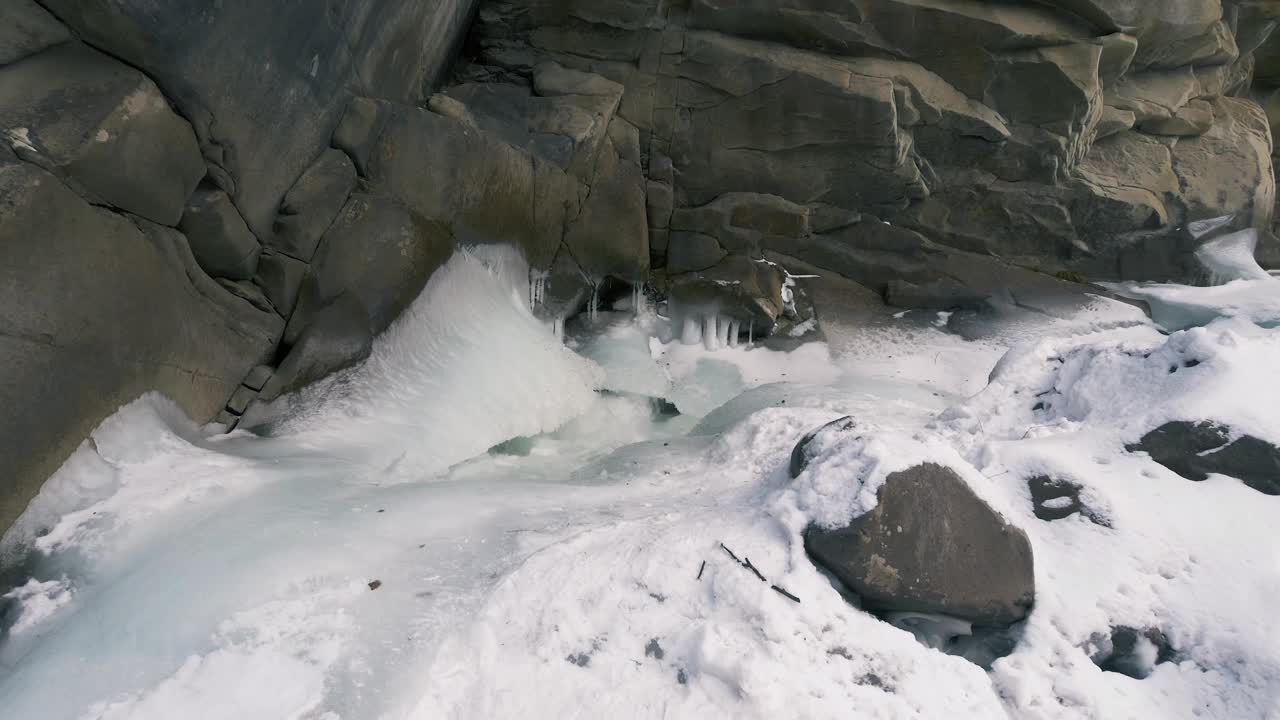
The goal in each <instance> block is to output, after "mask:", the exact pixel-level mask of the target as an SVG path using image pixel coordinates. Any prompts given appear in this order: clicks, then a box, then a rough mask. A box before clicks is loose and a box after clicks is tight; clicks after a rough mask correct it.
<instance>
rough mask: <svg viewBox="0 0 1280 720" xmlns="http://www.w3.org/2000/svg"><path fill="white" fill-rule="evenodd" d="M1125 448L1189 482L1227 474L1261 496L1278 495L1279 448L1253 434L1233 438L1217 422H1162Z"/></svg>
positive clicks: (1279, 485)
mask: <svg viewBox="0 0 1280 720" xmlns="http://www.w3.org/2000/svg"><path fill="white" fill-rule="evenodd" d="M1125 449H1126V450H1128V451H1129V452H1145V453H1147V454H1148V455H1150V456H1151V459H1152V460H1154V461H1156V462H1157V463H1159V464H1161V465H1163V466H1164V467H1166V468H1168V469H1170V470H1172V471H1173V472H1175V473H1177V474H1179V475H1181V476H1182V477H1184V478H1186V479H1188V480H1194V481H1197V482H1199V481H1202V480H1206V479H1208V477H1209V475H1210V474H1219V475H1227V476H1229V477H1233V478H1236V479H1238V480H1240V481H1241V482H1243V483H1244V484H1245V485H1248V486H1249V487H1251V488H1253V489H1254V490H1257V491H1258V492H1260V493H1263V494H1266V495H1280V447H1276V446H1275V445H1272V444H1271V443H1269V442H1267V441H1265V440H1261V439H1259V438H1256V437H1253V436H1252V435H1241V436H1239V437H1237V438H1235V439H1232V432H1231V429H1230V428H1228V427H1226V426H1223V425H1219V424H1218V423H1214V422H1207V421H1201V422H1191V421H1185V420H1178V421H1174V422H1169V423H1165V424H1164V425H1161V426H1160V427H1158V428H1156V429H1155V430H1152V431H1151V432H1149V433H1147V434H1146V435H1144V436H1143V437H1142V439H1141V440H1140V441H1138V442H1137V443H1133V444H1131V445H1126V446H1125Z"/></svg>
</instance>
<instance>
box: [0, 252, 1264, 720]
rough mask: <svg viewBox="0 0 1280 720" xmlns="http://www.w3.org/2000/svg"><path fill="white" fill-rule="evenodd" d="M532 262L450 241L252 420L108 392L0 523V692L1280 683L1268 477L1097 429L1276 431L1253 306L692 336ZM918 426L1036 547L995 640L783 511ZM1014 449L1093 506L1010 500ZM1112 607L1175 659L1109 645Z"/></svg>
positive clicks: (1067, 701)
mask: <svg viewBox="0 0 1280 720" xmlns="http://www.w3.org/2000/svg"><path fill="white" fill-rule="evenodd" d="M1268 281H1270V282H1280V280H1276V279H1274V278H1270V279H1261V278H1255V279H1252V280H1247V281H1245V282H1253V283H1259V284H1260V283H1265V282H1268ZM521 282H522V280H521V276H520V273H519V272H517V271H514V270H512V268H511V266H510V264H509V263H508V262H507V261H506V260H502V259H497V260H495V259H494V258H487V259H485V261H484V262H482V261H481V260H480V259H476V258H472V257H469V256H459V257H457V258H455V259H454V260H453V261H451V263H450V265H449V266H448V267H447V268H446V270H445V271H443V272H441V273H437V275H436V276H435V277H434V278H433V279H432V282H431V284H430V286H429V287H428V288H427V290H426V291H425V292H424V294H423V297H422V298H421V299H420V301H419V302H418V303H417V304H415V307H414V308H413V309H412V310H411V311H410V312H409V313H407V314H406V316H405V317H404V318H403V319H402V320H401V321H400V322H398V323H397V324H396V325H395V326H394V327H393V328H392V329H391V330H390V331H389V332H388V333H387V334H386V335H385V336H384V337H382V338H380V339H379V341H378V342H377V346H376V348H375V352H374V355H373V357H372V358H371V360H370V361H369V362H368V363H366V364H365V365H364V366H362V367H361V368H359V369H356V370H354V371H352V372H350V373H347V374H345V375H343V376H342V377H339V378H335V379H332V380H330V381H327V382H326V383H323V384H321V385H320V386H317V387H315V388H313V389H311V390H309V391H307V392H305V393H303V394H302V395H301V396H300V397H299V398H298V399H297V402H296V403H295V404H294V410H293V413H292V414H291V415H290V417H289V418H288V419H286V420H285V421H283V422H281V423H278V424H277V425H276V426H275V431H274V435H273V436H272V437H269V438H259V437H255V436H252V435H249V434H248V433H245V432H237V433H233V434H232V435H229V436H212V435H206V434H205V433H204V432H203V431H202V430H201V429H200V428H197V427H195V426H194V425H192V424H191V423H190V422H189V421H188V420H187V419H186V418H184V417H182V415H181V413H180V412H178V411H177V410H176V409H175V408H174V407H172V406H171V405H170V404H169V403H168V402H166V401H165V400H163V399H162V398H156V397H146V398H143V399H141V400H139V401H137V402H135V403H133V404H131V405H130V406H127V407H126V408H123V409H122V410H121V411H120V412H119V413H118V414H117V415H115V416H114V417H112V418H111V419H109V420H108V421H106V422H105V423H103V425H102V426H101V427H100V428H99V429H98V430H97V431H96V432H95V433H94V436H93V440H92V442H90V443H86V445H85V446H84V447H83V448H82V449H81V450H80V451H79V452H78V453H77V454H76V455H75V456H74V457H73V458H72V459H71V460H70V461H68V463H67V464H66V465H65V466H64V467H63V468H62V470H61V471H59V473H58V474H57V475H56V476H55V478H54V479H53V480H52V481H51V482H50V483H49V484H48V486H47V487H46V489H45V491H44V492H43V493H42V495H41V496H40V497H39V498H38V499H37V501H36V502H35V503H34V504H33V505H32V507H31V509H30V510H29V511H28V513H27V515H25V516H24V518H23V519H22V521H21V522H20V523H19V524H18V525H17V526H16V527H15V528H14V530H12V531H11V532H10V533H9V534H8V535H7V536H6V538H5V540H4V543H3V546H0V552H3V551H6V550H7V551H12V550H13V549H14V548H16V547H17V546H19V545H21V544H23V543H28V542H33V543H34V544H35V545H36V547H37V548H38V549H39V551H40V553H39V555H38V558H37V560H36V561H35V562H34V563H33V564H32V565H30V570H31V572H30V575H31V577H30V578H27V577H24V578H23V579H22V584H20V585H19V586H18V587H16V588H15V589H13V590H12V591H10V592H8V594H7V595H6V598H7V599H8V602H9V603H10V606H11V610H10V620H11V622H12V624H11V625H10V626H9V627H8V629H7V631H6V632H7V637H5V638H4V639H2V640H0V716H2V717H4V718H21V719H22V720H27V719H41V720H43V719H45V718H49V719H51V720H52V719H61V718H67V719H73V718H90V719H98V718H112V719H115V718H140V719H146V718H164V719H165V720H173V719H177V718H182V719H183V720H188V719H189V720H197V719H202V718H226V719H228V720H233V719H234V720H253V719H257V718H262V719H264V720H268V719H269V720H280V719H283V718H299V719H300V720H340V719H341V720H361V719H366V718H368V719H380V718H386V719H388V720H390V719H396V720H398V719H400V718H407V719H413V720H436V719H440V718H485V719H488V718H599V717H610V718H633V717H634V718H659V717H670V718H719V717H733V718H769V719H770V720H775V719H777V718H837V717H839V718H849V717H856V718H895V719H896V718H948V719H950V718H994V717H1006V716H1007V717H1013V718H1106V719H1108V720H1110V719H1112V718H1142V719H1144V720H1146V719H1149V718H1193V717H1195V718H1229V719H1232V720H1237V719H1240V720H1243V719H1249V718H1268V719H1274V718H1280V627H1278V626H1277V625H1276V624H1275V623H1274V622H1273V617H1274V609H1273V605H1274V598H1275V597H1277V596H1280V543H1277V542H1276V540H1275V533H1276V527H1280V498H1276V497H1268V496H1264V495H1261V494H1260V493H1258V492H1255V491H1254V490H1252V489H1250V488H1248V487H1245V486H1244V485H1243V484H1242V483H1240V482H1238V481H1235V480H1232V479H1229V478H1225V477H1220V476H1219V477H1212V478H1210V480H1208V481H1206V482H1202V483H1192V482H1189V481H1187V480H1184V479H1182V478H1180V477H1178V476H1176V475H1174V474H1173V473H1171V472H1170V471H1168V470H1166V469H1164V468H1163V467H1161V466H1159V465H1156V464H1155V463H1153V462H1151V461H1150V460H1149V459H1148V458H1146V457H1145V456H1144V455H1138V454H1131V453H1126V452H1125V451H1124V444H1125V443H1126V442H1133V441H1135V440H1136V439H1137V438H1138V437H1140V436H1141V435H1142V434H1143V433H1144V432H1146V431H1148V430H1151V429H1153V428H1154V427H1156V426H1157V425H1159V424H1160V423H1162V422H1164V421H1166V420H1169V419H1202V418H1212V419H1215V420H1218V421H1220V422H1224V423H1227V424H1229V425H1231V426H1232V427H1233V428H1234V429H1236V430H1237V431H1239V432H1247V433H1250V434H1253V435H1255V436H1257V437H1261V438H1263V439H1266V440H1269V441H1271V442H1280V376H1277V373H1276V368H1280V330H1278V329H1276V328H1274V327H1271V328H1270V329H1268V328H1264V327H1261V326H1259V325H1257V324H1254V323H1252V322H1250V317H1248V316H1245V317H1240V316H1237V317H1231V318H1215V317H1214V315H1216V314H1228V315H1230V314H1232V312H1231V310H1230V308H1228V309H1226V310H1224V311H1223V312H1222V313H1210V314H1209V315H1208V316H1206V317H1203V318H1201V319H1202V320H1203V322H1198V323H1193V324H1194V325H1196V326H1195V327H1191V328H1190V329H1187V330H1184V331H1179V332H1174V333H1173V334H1171V335H1164V334H1162V333H1161V332H1159V331H1158V329H1157V328H1155V327H1153V326H1152V325H1151V324H1150V323H1148V322H1146V321H1145V319H1144V318H1143V317H1142V316H1141V314H1140V313H1138V312H1136V311H1135V310H1134V309H1133V308H1131V307H1129V306H1126V305H1122V304H1119V303H1115V302H1111V301H1104V300H1101V299H1099V300H1098V301H1097V302H1096V303H1095V304H1094V305H1093V306H1091V307H1090V308H1087V309H1086V310H1084V311H1082V312H1081V313H1079V314H1078V316H1076V317H1073V318H1066V319H1062V318H1059V319H1056V320H1052V321H1050V319H1045V320H1044V321H1043V322H1042V323H1041V324H1040V325H1039V331H1038V332H1034V331H1032V330H1029V329H1028V327H1026V326H1025V325H1018V324H1016V323H1010V324H1007V325H1002V324H1000V323H993V324H992V326H993V327H997V328H1003V329H1001V330H999V331H998V332H996V331H992V332H989V333H986V334H983V339H981V340H973V341H966V340H963V339H961V337H960V336H958V335H957V334H954V333H952V332H949V331H948V323H949V322H951V321H956V322H959V321H961V320H963V319H962V318H950V317H945V316H944V317H938V318H934V317H926V318H923V319H921V318H913V315H916V314H915V313H912V314H904V315H903V316H902V317H901V318H899V319H898V320H896V321H895V322H894V323H888V324H881V325H877V326H875V327H874V328H866V329H863V330H859V329H857V328H854V329H852V330H849V329H847V328H846V329H845V330H843V331H841V332H845V333H846V334H845V335H843V336H840V337H830V340H831V342H830V344H829V345H828V344H825V343H810V344H807V345H803V346H801V347H800V348H799V349H797V350H795V351H793V352H790V353H782V352H776V351H772V350H768V349H765V348H763V347H760V346H752V347H745V346H740V347H737V348H725V349H721V350H719V351H716V352H711V351H708V350H706V349H705V348H704V347H702V346H698V345H685V344H681V343H680V342H678V341H675V342H669V343H663V342H661V341H660V340H658V339H657V338H656V337H655V335H656V336H661V337H669V336H671V334H672V333H671V331H670V329H667V330H666V331H665V332H660V331H658V327H657V326H658V325H660V323H661V321H660V320H659V319H657V318H655V317H654V316H652V315H648V316H645V317H643V318H641V319H640V320H635V321H633V320H632V319H630V317H629V316H613V315H609V314H604V315H602V316H601V317H600V318H599V319H598V323H599V327H598V328H596V332H594V333H579V334H576V335H575V336H573V337H571V339H570V343H569V344H570V345H572V346H574V347H576V349H577V350H578V353H575V352H573V351H571V350H570V349H569V348H567V347H565V346H564V345H562V344H561V343H560V342H559V341H558V340H557V339H556V337H555V335H554V334H553V333H552V332H550V331H549V330H548V329H546V328H545V327H544V326H543V325H542V324H541V323H539V322H538V321H537V320H535V319H534V317H533V315H532V314H530V312H529V309H528V307H527V300H526V298H528V297H529V293H528V292H527V290H528V288H527V287H523V286H521ZM1261 287H1263V289H1262V290H1261V291H1260V292H1262V293H1267V292H1272V291H1274V288H1268V287H1265V286H1261ZM1188 292H1191V291H1188ZM1250 302H1259V303H1264V302H1266V298H1265V296H1264V297H1254V298H1252V299H1251V301H1250ZM968 322H973V319H972V318H970V319H969V320H968ZM895 323H896V324H895ZM832 332H834V331H833V330H832V329H831V328H828V334H829V335H830V334H831V333H832ZM1011 346H1012V348H1013V349H1012V350H1010V347H1011ZM829 347H830V348H840V350H839V352H836V353H832V352H830V351H829V349H828V348H829ZM597 390H602V391H606V392H596V391H597ZM645 396H660V397H664V398H667V399H669V400H670V401H671V402H672V403H673V404H674V405H675V406H676V407H677V408H678V409H679V410H680V412H681V414H680V415H679V416H675V417H669V416H664V415H655V413H654V412H653V410H652V407H651V405H650V401H649V400H648V399H647V397H645ZM843 415H851V416H853V417H854V418H855V419H856V421H857V423H858V425H859V430H860V431H861V432H860V433H859V434H860V435H861V437H862V439H861V440H859V441H858V442H851V443H846V444H843V445H841V446H840V448H839V450H838V451H836V452H833V453H830V454H829V455H828V456H824V457H823V458H821V459H820V460H819V461H817V462H815V463H814V464H813V465H812V466H811V467H810V469H809V470H807V471H806V472H805V473H804V474H802V475H801V476H800V477H799V478H798V479H796V480H794V481H793V480H790V479H789V477H788V475H787V471H786V466H787V459H788V456H789V454H790V452H791V449H792V447H793V446H794V444H795V442H796V441H797V439H798V438H799V437H800V436H801V435H802V434H803V433H805V432H806V431H808V430H810V429H812V428H814V427H816V426H818V425H820V424H822V423H825V422H827V421H829V420H832V419H834V418H837V417H840V416H843ZM515 436H524V437H525V439H522V440H517V441H512V442H506V443H503V444H502V445H500V446H498V447H497V448H494V449H493V450H491V451H489V452H485V451H486V449H488V448H491V447H493V446H495V445H498V444H499V443H502V441H504V440H508V439H509V438H512V437H515ZM926 459H931V460H934V461H940V462H944V463H947V464H949V465H951V466H953V467H954V468H956V469H957V471H958V472H959V473H960V474H961V476H962V477H964V479H965V480H966V481H967V482H969V483H970V484H971V485H972V486H973V488H974V489H975V491H976V492H977V493H978V494H979V495H980V496H981V497H983V498H984V499H986V500H987V501H988V502H989V503H990V504H991V505H992V506H993V507H995V508H997V509H998V510H999V511H1000V512H1002V513H1003V514H1005V516H1006V517H1008V518H1009V519H1010V520H1011V521H1012V522H1013V523H1014V524H1016V525H1018V526H1020V527H1022V528H1023V529H1025V530H1026V532H1027V533H1028V535H1029V537H1030V539H1031V542H1032V544H1033V547H1034V550H1035V560H1036V563H1035V564H1036V570H1035V572H1036V584H1037V597H1036V606H1035V609H1034V611H1033V612H1032V614H1031V616H1030V618H1029V619H1028V620H1027V621H1026V622H1025V624H1024V625H1023V626H1021V627H1020V628H1019V633H1020V641H1019V643H1018V645H1017V647H1016V649H1015V651H1014V652H1013V654H1012V655H1010V656H1008V657H1006V658H1004V659H1001V660H999V661H997V662H996V664H995V666H994V667H993V669H992V670H991V671H990V672H984V671H983V670H982V669H980V668H979V667H977V666H976V665H973V664H971V663H969V662H968V661H966V660H963V659H960V658H957V657H952V656H949V655H945V654H942V653H940V652H938V651H935V650H932V649H929V648H927V647H925V646H923V645H921V644H920V643H918V642H917V641H916V640H915V639H914V637H913V636H912V635H911V634H909V633H907V632H905V631H903V630H900V629H898V628H896V627H894V626H892V625H889V624H887V623H885V622H882V621H880V620H878V619H877V618H875V617H874V616H872V615H870V614H867V613H864V612H862V611H860V610H858V609H856V608H855V607H854V606H852V605H850V604H849V603H848V602H846V600H845V599H844V598H843V597H842V596H841V594H840V592H839V591H838V590H837V589H836V588H835V587H833V585H832V583H831V581H830V580H828V579H827V577H826V576H825V575H823V574H821V573H820V572H818V571H817V570H816V569H815V568H814V567H813V565H812V564H811V563H810V562H809V560H808V559H807V557H806V555H805V552H804V548H803V544H802V541H801V536H800V533H801V532H802V530H803V529H804V528H805V526H806V525H807V524H808V523H809V522H811V521H813V520H818V521H823V522H838V521H843V520H847V519H849V518H850V517H852V516H853V515H854V514H855V513H859V512H863V511H865V510H866V509H868V508H869V507H870V506H871V505H872V504H874V502H875V490H876V488H877V487H878V485H879V484H880V483H881V482H882V481H883V480H884V478H885V476H886V475H887V474H889V473H891V472H893V471H895V470H898V469H902V468H905V467H909V466H911V465H914V464H916V463H918V462H921V461H923V460H926ZM1035 475H1051V476H1053V477H1056V478H1060V479H1064V480H1069V481H1071V482H1074V483H1076V484H1078V485H1080V486H1081V487H1082V488H1083V490H1082V493H1081V498H1082V502H1083V503H1084V504H1085V505H1086V506H1087V507H1088V508H1089V510H1090V513H1091V515H1092V516H1093V519H1090V518H1089V517H1085V516H1083V515H1081V514H1077V515H1073V516H1071V517H1069V518H1067V519H1065V520H1060V521H1056V522H1046V521H1043V520H1040V519H1037V518H1036V516H1035V515H1034V514H1033V511H1032V505H1031V500H1030V495H1029V491H1028V487H1027V480H1028V478H1029V477H1031V476H1035ZM37 536H38V537H37ZM721 544H723V545H724V546H726V547H728V548H730V549H732V551H733V552H734V553H736V554H737V555H738V556H739V557H749V558H750V559H751V561H752V563H753V565H754V566H756V567H757V568H759V569H760V571H761V572H762V573H764V574H765V575H766V576H767V577H768V580H769V582H768V583H762V582H760V581H759V580H758V579H757V578H756V577H755V576H754V575H753V574H751V573H750V572H748V571H746V570H745V569H744V568H742V567H741V566H739V565H737V564H736V563H734V562H733V561H732V560H731V559H730V558H729V556H728V555H727V553H726V552H725V551H724V550H723V549H722V548H721ZM771 585H777V586H779V587H780V588H783V589H785V590H786V591H787V592H789V593H791V594H792V595H794V596H795V597H797V598H799V602H798V603H797V602H794V601H793V600H791V599H789V598H788V597H786V596H784V595H783V594H781V593H780V592H777V591H775V590H774V589H772V588H771ZM1122 625H1124V626H1131V627H1135V628H1140V629H1156V630H1159V631H1161V632H1163V633H1164V634H1165V636H1166V637H1167V638H1168V639H1169V642H1170V644H1171V645H1172V646H1173V647H1174V648H1175V649H1176V650H1177V652H1178V661H1177V662H1172V663H1164V664H1161V665H1158V666H1156V667H1154V668H1153V672H1151V674H1150V676H1149V677H1147V678H1145V679H1142V680H1138V679H1134V678H1131V677H1128V676H1126V675H1122V674H1118V673H1113V672H1104V671H1103V670H1101V669H1100V668H1099V667H1098V666H1097V665H1096V664H1094V662H1093V661H1091V660H1090V655H1091V654H1093V653H1094V652H1095V651H1096V649H1097V648H1096V646H1097V644H1098V643H1099V642H1100V641H1101V640H1102V638H1104V637H1105V636H1106V635H1107V634H1108V632H1109V631H1110V629H1111V628H1112V627H1115V626H1122Z"/></svg>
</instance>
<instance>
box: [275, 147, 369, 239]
mask: <svg viewBox="0 0 1280 720" xmlns="http://www.w3.org/2000/svg"><path fill="white" fill-rule="evenodd" d="M355 186H356V167H355V165H354V164H352V162H351V158H350V157H347V154H346V153H344V152H342V151H341V150H333V149H329V150H325V151H324V152H323V153H321V154H320V157H319V158H318V159H316V161H315V162H314V163H313V164H312V165H311V167H309V168H307V171H306V172H305V173H303V174H302V177H300V178H298V182H296V183H294V184H293V188H291V189H290V190H289V193H288V194H287V195H285V196H284V202H283V203H282V204H281V205H280V215H279V216H277V217H276V222H275V227H274V232H273V233H272V235H271V238H270V239H269V240H268V241H267V245H268V246H270V247H271V248H272V249H273V250H276V251H278V252H281V253H284V254H285V255H288V256H289V257H292V258H295V259H297V260H301V261H302V262H311V258H312V256H314V255H315V253H316V246H317V245H318V244H319V243H320V237H321V236H323V235H324V231H325V230H328V229H329V226H330V225H332V224H333V219H334V218H336V217H337V216H338V213H339V212H341V211H342V206H343V205H345V204H346V202H347V196H349V195H350V194H351V191H352V189H354V188H355Z"/></svg>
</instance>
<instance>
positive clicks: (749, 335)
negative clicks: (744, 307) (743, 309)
mask: <svg viewBox="0 0 1280 720" xmlns="http://www.w3.org/2000/svg"><path fill="white" fill-rule="evenodd" d="M755 329H756V324H755V322H754V321H752V322H748V323H747V347H751V346H752V345H754V344H755V343H756V340H755V337H754V335H753V333H755Z"/></svg>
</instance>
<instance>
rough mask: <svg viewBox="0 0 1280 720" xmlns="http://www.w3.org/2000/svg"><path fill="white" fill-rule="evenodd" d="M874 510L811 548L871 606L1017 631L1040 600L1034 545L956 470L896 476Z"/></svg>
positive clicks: (815, 536) (814, 532)
mask: <svg viewBox="0 0 1280 720" xmlns="http://www.w3.org/2000/svg"><path fill="white" fill-rule="evenodd" d="M878 497H879V503H878V504H877V505H876V508H875V509H874V510H872V511H871V512H869V513H867V514H865V515H862V516H861V517H857V518H854V520H853V521H852V522H850V523H849V524H848V525H847V526H845V527H842V528H836V529H827V528H820V527H816V526H815V527H810V528H809V529H808V530H807V531H806V532H805V536H804V544H805V550H807V551H808V553H809V555H810V556H811V557H812V558H813V559H814V560H815V561H816V562H817V563H818V564H820V565H822V566H823V567H824V568H826V569H827V570H828V571H830V572H831V573H832V574H833V575H834V576H835V577H836V578H838V579H839V580H840V581H841V582H842V583H844V584H845V585H846V586H847V587H848V588H849V589H850V590H852V591H853V592H855V593H857V594H858V595H859V596H860V597H861V598H862V600H863V602H864V603H865V604H866V605H867V606H868V607H872V608H876V609H880V610H892V611H904V612H921V613H938V614H943V615H949V616H952V617H958V618H961V619H964V620H968V621H970V622H973V623H975V624H978V625H1008V624H1010V623H1014V622H1017V621H1018V620H1021V619H1022V618H1024V617H1026V615H1027V613H1028V612H1029V611H1030V609H1031V606H1032V603H1033V602H1034V600H1035V573H1034V567H1033V559H1032V553H1031V543H1030V542H1029V541H1028V540H1027V536H1026V533H1024V532H1023V531H1022V530H1020V529H1018V528H1016V527H1013V526H1012V525H1010V524H1009V523H1008V522H1007V521H1005V519H1004V518H1002V517H1001V516H1000V515H999V514H998V513H997V512H996V511H994V510H992V509H991V507H990V506H989V505H987V504H986V503H985V502H983V501H982V500H981V499H979V498H978V496H977V495H976V494H974V492H973V490H971V489H970V488H969V486H968V485H967V484H966V483H965V482H964V480H962V479H961V478H960V476H959V475H957V474H956V473H955V471H954V470H951V469H950V468H947V467H944V466H941V465H934V464H924V465H917V466H915V467H913V468H911V469H909V470H903V471H900V472H896V473H893V474H892V475H890V476H889V477H888V478H887V479H886V480H885V483H884V486H883V487H882V488H881V489H880V492H879V495H878Z"/></svg>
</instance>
